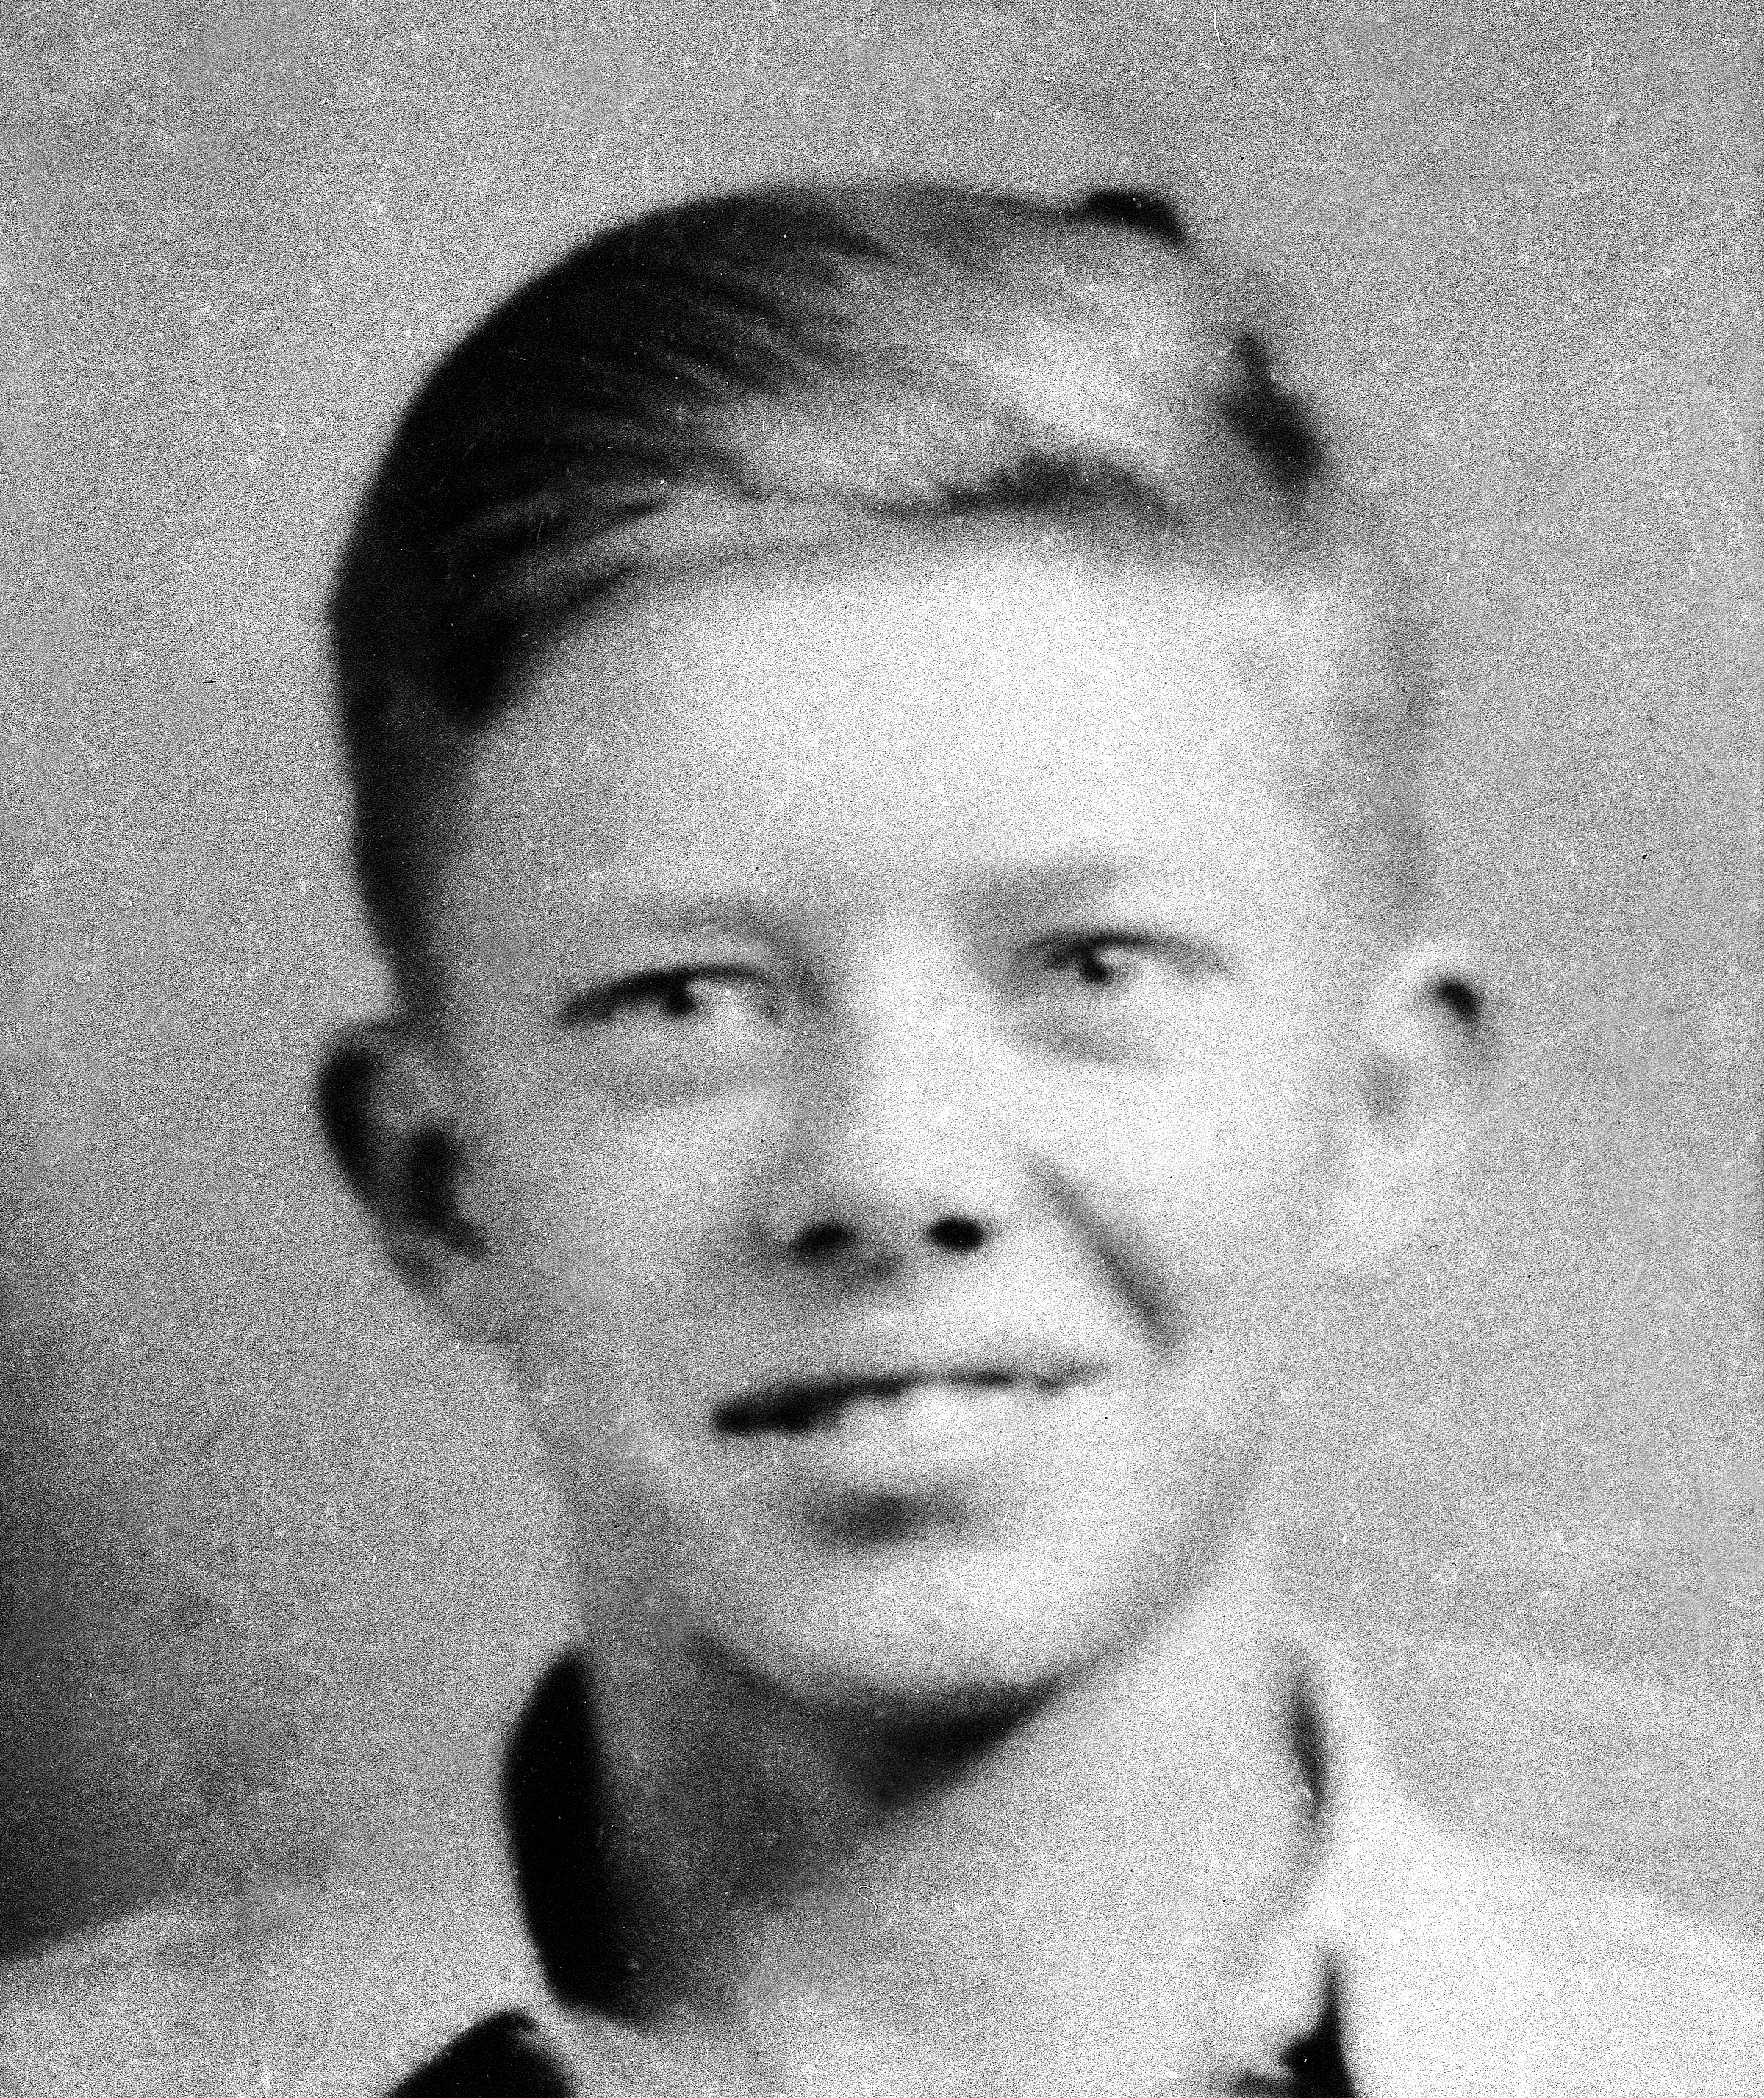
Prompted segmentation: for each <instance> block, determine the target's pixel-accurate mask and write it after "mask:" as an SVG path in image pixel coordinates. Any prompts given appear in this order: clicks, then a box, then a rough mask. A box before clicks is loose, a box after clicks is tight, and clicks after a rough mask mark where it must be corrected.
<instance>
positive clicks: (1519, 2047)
mask: <svg viewBox="0 0 1764 2098" xmlns="http://www.w3.org/2000/svg"><path fill="white" fill-rule="evenodd" d="M1343 1833H1344V1844H1343V1856H1342V1859H1341V1872H1340V1884H1339V1885H1338V1887H1337V1890H1336V1896H1335V1900H1336V1906H1337V1920H1336V1936H1337V1940H1338V1942H1340V1943H1341V1946H1342V1948H1343V1952H1344V1955H1345V1956H1344V1966H1343V1977H1344V1987H1345V1991H1346V1993H1347V2001H1348V2017H1349V2021H1350V2022H1351V2023H1352V2024H1353V2025H1354V2026H1356V2027H1357V2028H1358V2033H1359V2035H1360V2044H1361V2048H1362V2052H1363V2053H1364V2055H1365V2057H1366V2061H1367V2075H1366V2084H1367V2092H1366V2098H1380V2094H1381V2093H1383V2092H1384V2091H1387V2090H1388V2091H1389V2092H1390V2093H1391V2094H1392V2098H1396V2095H1397V2094H1398V2093H1401V2094H1402V2098H1422V2094H1434V2093H1437V2094H1438V2098H1446V2094H1448V2093H1450V2094H1453V2095H1454V2098H1455V2095H1456V2094H1459V2093H1461V2092H1463V2091H1468V2090H1474V2091H1477V2092H1479V2093H1485V2094H1488V2098H1494V2095H1495V2094H1498V2093H1509V2092H1510V2093H1512V2094H1513V2098H1558V2094H1560V2098H1578V2094H1580V2093H1582V2092H1584V2091H1591V2090H1604V2089H1606V2088H1609V2089H1611V2090H1613V2091H1617V2090H1621V2091H1623V2092H1625V2093H1626V2098H1740V2094H1745V2095H1746V2098H1751V2094H1753V2092H1755V2091H1757V2090H1758V2089H1760V2088H1761V2087H1764V1953H1761V1951H1760V1949H1759V1948H1758V1947H1756V1946H1748V1945H1744V1944H1742V1943H1740V1942H1736V1941H1734V1940H1731V1939H1729V1938H1724V1937H1722V1936H1721V1935H1720V1934H1719V1933H1716V1932H1714V1931H1711V1930H1708V1929H1704V1928H1701V1927H1700V1926H1699V1925H1696V1924H1694V1923H1692V1922H1690V1921H1688V1920H1687V1919H1685V1918H1683V1917H1682V1916H1677V1915H1674V1913H1673V1912H1672V1911H1670V1910H1669V1909H1667V1908H1666V1907H1664V1906H1663V1905H1661V1903H1656V1902H1655V1901H1653V1900H1652V1899H1650V1898H1648V1897H1647V1896H1645V1895H1643V1894H1638V1893H1635V1892H1631V1891H1630V1890H1626V1889H1620V1888H1617V1887H1613V1886H1611V1885H1606V1884H1605V1883H1604V1882H1601V1881H1598V1880H1595V1879H1594V1878H1592V1877H1591V1876H1588V1875H1586V1874H1585V1873H1582V1872H1578V1871H1577V1870H1575V1869H1574V1868H1571V1867H1569V1866H1567V1865H1564V1864H1562V1863H1558V1862H1557V1861H1556V1860H1553V1859H1546V1858H1543V1857H1540V1856H1538V1855H1537V1854H1534V1853H1531V1852H1528V1851H1525V1850H1516V1849H1508V1848H1503V1847H1498V1846H1489V1845H1484V1844H1480V1843H1476V1842H1473V1841H1470V1840H1469V1839H1468V1838H1466V1837H1462V1836H1460V1835H1458V1834H1457V1833H1455V1832H1453V1831H1450V1830H1448V1829H1446V1828H1443V1827H1441V1825H1440V1824H1437V1822H1435V1821H1433V1819H1431V1818H1430V1817H1428V1815H1424V1814H1423V1813H1422V1812H1421V1811H1420V1810H1419V1809H1418V1808H1416V1807H1415V1806H1412V1805H1411V1804H1410V1803H1409V1802H1406V1801H1403V1800H1401V1799H1399V1798H1398V1797H1396V1796H1395V1795H1393V1794H1390V1795H1387V1796H1386V1797H1384V1798H1383V1799H1382V1800H1381V1801H1380V1802H1377V1803H1376V1806H1370V1807H1368V1806H1367V1805H1365V1804H1364V1803H1362V1809H1361V1811H1360V1813H1359V1815H1358V1818H1357V1819H1356V1820H1354V1822H1352V1823H1350V1824H1349V1828H1346V1829H1345V1830H1344V1832H1343ZM1380 2069H1382V2072H1383V2073H1379V2070H1380Z"/></svg>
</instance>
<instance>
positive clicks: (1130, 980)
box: [1040, 939, 1152, 992]
mask: <svg viewBox="0 0 1764 2098" xmlns="http://www.w3.org/2000/svg"><path fill="white" fill-rule="evenodd" d="M1040 963H1041V967H1042V971H1043V972H1044V973H1045V974H1046V975H1047V977H1050V978H1051V979H1053V980H1055V981H1060V980H1061V979H1064V980H1066V981H1069V982H1071V983H1072V984H1073V985H1076V986H1077V987H1080V988H1082V989H1084V990H1094V991H1098V992H1106V991H1122V990H1130V989H1131V987H1132V986H1133V985H1134V984H1135V983H1136V982H1138V981H1139V980H1140V978H1141V977H1143V975H1144V973H1145V972H1146V970H1147V968H1149V967H1150V966H1151V964H1152V956H1151V955H1148V953H1147V949H1146V946H1145V944H1144V942H1143V941H1136V940H1121V939H1095V940H1076V941H1071V942H1069V943H1068V944H1066V945H1064V946H1055V947H1052V948H1050V949H1048V950H1047V951H1046V952H1045V953H1044V954H1042V956H1041V957H1040Z"/></svg>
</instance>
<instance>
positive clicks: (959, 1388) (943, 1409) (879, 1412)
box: [715, 1366, 1090, 1436]
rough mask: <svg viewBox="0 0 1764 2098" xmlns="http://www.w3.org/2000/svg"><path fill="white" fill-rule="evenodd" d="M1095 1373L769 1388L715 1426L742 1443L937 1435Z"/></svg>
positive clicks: (730, 1407) (974, 1372)
mask: <svg viewBox="0 0 1764 2098" xmlns="http://www.w3.org/2000/svg"><path fill="white" fill-rule="evenodd" d="M1089 1374H1090V1372H1088V1371H1087V1370H1084V1369H1082V1368H1079V1367H1076V1366H1074V1367H1071V1368H1063V1369H1058V1370H1051V1371H1042V1370H1036V1371H1029V1370H1019V1369H1013V1368H1002V1367H1001V1368H978V1369H959V1370H941V1371H935V1372H928V1373H926V1374H924V1375H919V1374H914V1375H909V1376H859V1377H836V1378H827V1379H825V1380H814V1381H808V1382H803V1383H792V1384H777V1385H766V1386H762V1387H761V1389H758V1390H757V1391H753V1392H748V1393H746V1394H744V1395H743V1396H742V1397H741V1398H736V1399H732V1400H731V1401H730V1402H729V1403H728V1404H726V1405H725V1406H723V1407H719V1408H718V1409H717V1414H716V1415H715V1425H716V1428H717V1431H718V1433H721V1434H724V1435H735V1436H748V1435H786V1436H811V1435H818V1434H827V1433H830V1432H832V1431H834V1430H838V1431H839V1432H840V1433H845V1434H853V1433H862V1431H863V1430H865V1429H878V1428H881V1427H883V1426H884V1425H889V1426H897V1427H902V1428H905V1427H909V1426H911V1427H912V1428H914V1429H918V1430H919V1431H920V1432H922V1433H923V1432H930V1433H935V1432H936V1431H937V1429H940V1428H942V1427H945V1426H947V1427H949V1428H950V1429H956V1428H958V1427H962V1426H966V1425H968V1424H972V1421H973V1420H974V1419H975V1417H976V1415H978V1414H981V1413H984V1412H987V1411H1000V1410H1003V1409H1004V1408H1007V1407H1016V1406H1020V1405H1026V1404H1033V1403H1035V1402H1042V1401H1045V1400H1047V1399H1051V1398H1057V1397H1058V1396H1059V1394H1060V1393H1061V1392H1063V1391H1064V1390H1066V1389H1068V1387H1069V1386H1071V1385H1073V1384H1075V1383H1077V1382H1078V1381H1079V1380H1080V1379H1081V1378H1082V1377H1085V1376H1088V1375H1089Z"/></svg>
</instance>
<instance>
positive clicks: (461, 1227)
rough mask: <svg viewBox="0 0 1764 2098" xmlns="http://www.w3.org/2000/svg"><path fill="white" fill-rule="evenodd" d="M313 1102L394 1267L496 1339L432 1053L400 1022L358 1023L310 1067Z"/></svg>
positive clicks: (445, 1095)
mask: <svg viewBox="0 0 1764 2098" xmlns="http://www.w3.org/2000/svg"><path fill="white" fill-rule="evenodd" d="M313 1104H314V1111H315V1112H316V1113H317V1115H318V1121H319V1125H320V1126H321V1127H322V1128H323V1130H324V1133H325V1135H326V1138H327V1140H328V1142H329V1144H330V1148H331V1156H332V1157H333V1158H335V1160H336V1163H337V1166H338V1169H339V1170H340V1172H341V1173H342V1174H343V1177H344V1179H345V1180H346V1181H347V1182H348V1183H349V1186H350V1187H351V1188H353V1191H354V1192H355V1194H356V1196H358V1199H359V1200H360V1201H361V1202H362V1206H363V1207H364V1208H365V1209H366V1211H367V1213H368V1214H369V1216H370V1217H371V1218H372V1219H373V1222H374V1224H375V1228H376V1229H377V1231H378V1232H379V1234H380V1243H381V1244H382V1245H383V1246H384V1249H385V1250H386V1253H387V1257H388V1258H389V1259H390V1261H391V1262H392V1264H393V1266H394V1267H396V1268H397V1271H398V1272H399V1273H400V1274H401V1275H403V1276H404V1277H405V1279H406V1280H407V1281H408V1282H410V1284H411V1285H412V1286H413V1287H414V1288H415V1289H416V1290H417V1291H418V1292H419V1294H420V1295H421V1296H423V1297H424V1298H426V1299H427V1300H428V1301H429V1302H431V1303H432V1304H433V1305H434V1306H436V1308H437V1310H440V1311H441V1313H442V1315H444V1316H445V1318H446V1319H448V1320H449V1322H450V1323H451V1324H452V1325H454V1327H455V1328H458V1329H459V1330H460V1331H461V1332H464V1333H466V1334H467V1335H468V1336H470V1337H472V1338H473V1339H477V1340H494V1339H498V1338H500V1337H501V1334H502V1321H501V1319H500V1318H499V1316H498V1315H497V1314H496V1311H495V1310H494V1290H493V1288H492V1287H491V1275H492V1271H493V1266H494V1263H493V1262H492V1259H491V1248H490V1244H489V1234H488V1232H487V1231H486V1229H485V1222H484V1219H483V1218H482V1217H481V1216H480V1215H479V1214H477V1213H476V1205H474V1203H473V1201H472V1198H471V1193H470V1190H469V1187H468V1185H467V1181H468V1172H467V1167H468V1160H467V1152H466V1143H465V1137H464V1133H463V1127H462V1121H461V1117H460V1115H459V1104H458V1100H457V1098H456V1095H455V1093H454V1087H453V1085H452V1082H451V1081H450V1078H449V1077H448V1074H447V1073H446V1071H445V1068H444V1066H443V1064H442V1062H441V1058H440V1056H438V1054H437V1051H436V1050H435V1049H434V1047H432V1044H431V1043H430V1042H428V1040H427V1039H426V1038H425V1037H424V1036H423V1034H421V1032H420V1031H419V1029H418V1028H417V1027H416V1026H415V1025H414V1023H412V1022H411V1021H410V1020H407V1019H405V1018H403V1017H402V1016H395V1017H383V1018H380V1019H375V1020H360V1021H357V1022H356V1023H355V1024H353V1025H351V1026H349V1027H346V1028H344V1029H342V1030H341V1031H340V1033H339V1034H338V1035H337V1037H336V1040H335V1041H334V1042H332V1044H331V1050H330V1053H329V1054H328V1055H327V1056H326V1058H325V1060H324V1061H323V1064H321V1065H320V1067H319V1069H318V1076H317V1078H316V1079H315V1081H314V1088H313Z"/></svg>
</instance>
